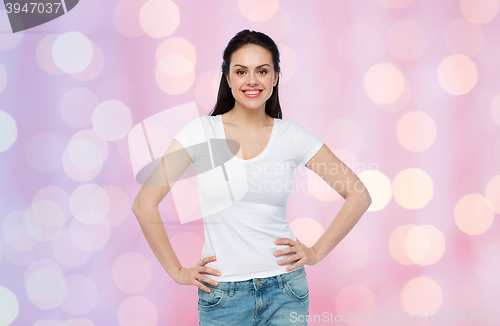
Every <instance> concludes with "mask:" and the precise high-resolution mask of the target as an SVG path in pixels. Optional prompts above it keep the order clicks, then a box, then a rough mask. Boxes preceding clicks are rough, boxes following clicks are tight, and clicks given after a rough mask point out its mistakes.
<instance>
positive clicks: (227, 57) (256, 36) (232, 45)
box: [209, 29, 282, 119]
mask: <svg viewBox="0 0 500 326" xmlns="http://www.w3.org/2000/svg"><path fill="white" fill-rule="evenodd" d="M248 44H255V45H259V46H262V47H263V48H264V49H266V50H268V51H269V52H271V55H272V57H273V66H274V72H275V73H276V72H278V73H279V72H281V69H280V53H279V51H278V46H277V45H276V43H274V41H273V40H272V39H271V38H270V37H269V36H267V35H266V34H264V33H261V32H256V31H250V30H248V29H245V30H242V31H241V32H238V33H237V34H236V35H235V36H234V37H233V38H232V39H231V40H230V41H229V43H228V44H227V46H226V49H225V50H224V53H223V54H222V67H221V70H222V76H221V79H220V84H219V93H218V94H217V103H215V106H214V108H213V110H212V112H210V113H209V115H210V116H215V115H219V114H223V113H226V112H228V111H230V110H231V109H232V108H233V107H234V104H235V100H234V97H233V94H232V93H231V88H230V87H229V85H228V83H227V79H226V75H229V63H230V62H231V55H232V54H233V53H234V52H235V51H237V50H239V49H240V48H242V47H243V46H245V45H248ZM279 79H280V78H279V77H278V81H277V82H276V86H274V87H273V94H272V95H271V97H270V98H269V99H268V100H267V102H266V113H267V114H268V115H269V116H271V117H273V118H277V119H282V113H281V106H280V100H279V96H278V85H279Z"/></svg>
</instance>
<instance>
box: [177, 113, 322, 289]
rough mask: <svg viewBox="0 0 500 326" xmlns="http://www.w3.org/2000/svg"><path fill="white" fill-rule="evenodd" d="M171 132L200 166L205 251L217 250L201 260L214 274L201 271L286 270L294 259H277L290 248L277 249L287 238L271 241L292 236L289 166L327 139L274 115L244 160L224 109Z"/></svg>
mask: <svg viewBox="0 0 500 326" xmlns="http://www.w3.org/2000/svg"><path fill="white" fill-rule="evenodd" d="M174 138H175V139H177V140H178V141H179V142H180V143H181V145H182V146H183V147H184V148H185V149H186V150H187V152H188V154H189V155H190V156H191V158H192V159H193V160H192V164H193V165H194V167H195V169H196V172H197V176H196V178H197V184H198V191H199V194H200V206H201V210H202V212H203V225H204V233H205V243H204V246H203V252H202V257H203V258H205V257H208V256H216V257H217V260H216V261H214V262H210V263H207V264H206V266H208V267H212V268H215V269H216V270H218V271H220V272H221V276H219V277H216V276H214V275H211V274H206V276H208V277H209V278H211V279H214V280H218V281H219V282H230V281H244V280H249V279H252V278H264V277H270V276H275V275H278V274H283V273H286V270H285V269H286V267H288V266H291V265H292V264H293V263H288V264H285V265H282V266H280V265H278V261H280V260H283V259H285V258H286V257H288V256H290V255H292V254H291V253H290V254H287V255H282V256H279V257H275V256H274V252H275V251H277V250H280V249H283V248H287V247H288V245H276V244H275V243H274V241H276V240H278V239H281V238H290V239H292V240H294V241H296V240H297V238H296V237H295V235H294V234H293V232H292V230H291V228H290V226H289V224H288V220H287V216H286V213H287V209H286V205H287V201H288V197H289V196H290V193H291V191H292V188H293V174H294V170H295V168H296V167H297V166H299V165H305V164H306V163H307V162H308V161H309V160H310V159H311V158H312V157H313V156H314V155H315V154H316V153H317V152H318V151H319V149H320V148H321V146H322V145H323V143H324V142H323V141H322V140H321V139H320V138H318V137H317V136H315V135H314V134H312V133H311V132H309V131H308V130H306V129H304V128H302V127H300V126H299V125H297V124H295V123H293V122H291V121H284V120H281V119H276V118H275V119H274V126H273V130H272V133H271V137H270V140H269V142H268V144H267V147H266V148H265V149H264V151H263V152H262V153H261V154H259V155H258V156H256V157H254V158H251V159H249V160H242V159H240V158H238V157H236V156H234V155H232V154H231V151H230V147H229V146H231V148H232V144H237V143H236V142H233V143H231V142H226V140H225V139H226V137H225V132H224V125H223V122H222V116H221V115H217V116H202V117H200V118H197V119H195V120H193V121H191V122H189V123H188V124H187V125H186V126H185V127H184V128H183V129H182V130H181V131H180V132H179V133H178V134H177V135H176V136H175V137H174ZM208 144H210V145H208ZM237 146H239V145H238V144H237ZM237 148H239V147H237ZM300 268H303V266H301V267H300Z"/></svg>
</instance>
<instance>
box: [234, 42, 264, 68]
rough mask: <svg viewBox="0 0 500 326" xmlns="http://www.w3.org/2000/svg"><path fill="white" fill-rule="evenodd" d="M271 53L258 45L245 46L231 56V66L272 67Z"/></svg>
mask: <svg viewBox="0 0 500 326" xmlns="http://www.w3.org/2000/svg"><path fill="white" fill-rule="evenodd" d="M272 61H273V58H272V55H271V52H269V51H268V50H266V49H264V48H263V47H261V46H258V45H253V44H251V45H246V46H243V47H242V48H240V49H238V50H237V51H235V52H234V53H233V55H232V56H231V66H234V65H236V64H239V65H243V66H246V67H250V68H253V67H258V66H261V65H263V64H268V65H270V66H272Z"/></svg>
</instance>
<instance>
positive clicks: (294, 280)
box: [198, 266, 309, 326]
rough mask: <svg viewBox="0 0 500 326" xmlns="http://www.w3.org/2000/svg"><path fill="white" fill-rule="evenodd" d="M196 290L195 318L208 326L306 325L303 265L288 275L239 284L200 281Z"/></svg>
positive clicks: (305, 293) (306, 308)
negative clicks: (206, 289) (201, 284)
mask: <svg viewBox="0 0 500 326" xmlns="http://www.w3.org/2000/svg"><path fill="white" fill-rule="evenodd" d="M200 282H201V283H203V284H204V285H206V286H207V287H208V288H210V289H211V290H212V291H211V292H205V291H204V290H202V289H200V288H198V318H199V320H200V325H201V326H211V325H225V326H232V325H240V326H247V325H248V326H250V325H252V326H258V325H259V326H260V325H262V326H263V325H280V326H281V325H301V326H302V325H307V321H306V317H307V315H308V314H309V285H308V283H307V279H306V271H305V268H304V267H303V266H301V267H299V268H298V269H296V270H293V271H291V272H288V273H284V274H279V275H276V276H271V277H265V278H254V279H250V280H246V281H239V282H219V285H218V286H214V285H212V284H209V283H206V282H204V281H201V280H200Z"/></svg>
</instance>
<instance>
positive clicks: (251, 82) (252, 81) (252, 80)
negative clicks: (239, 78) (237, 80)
mask: <svg viewBox="0 0 500 326" xmlns="http://www.w3.org/2000/svg"><path fill="white" fill-rule="evenodd" d="M248 76H249V77H248V80H247V85H248V86H255V85H257V84H258V83H259V82H258V81H257V78H255V76H254V75H252V74H248Z"/></svg>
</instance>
